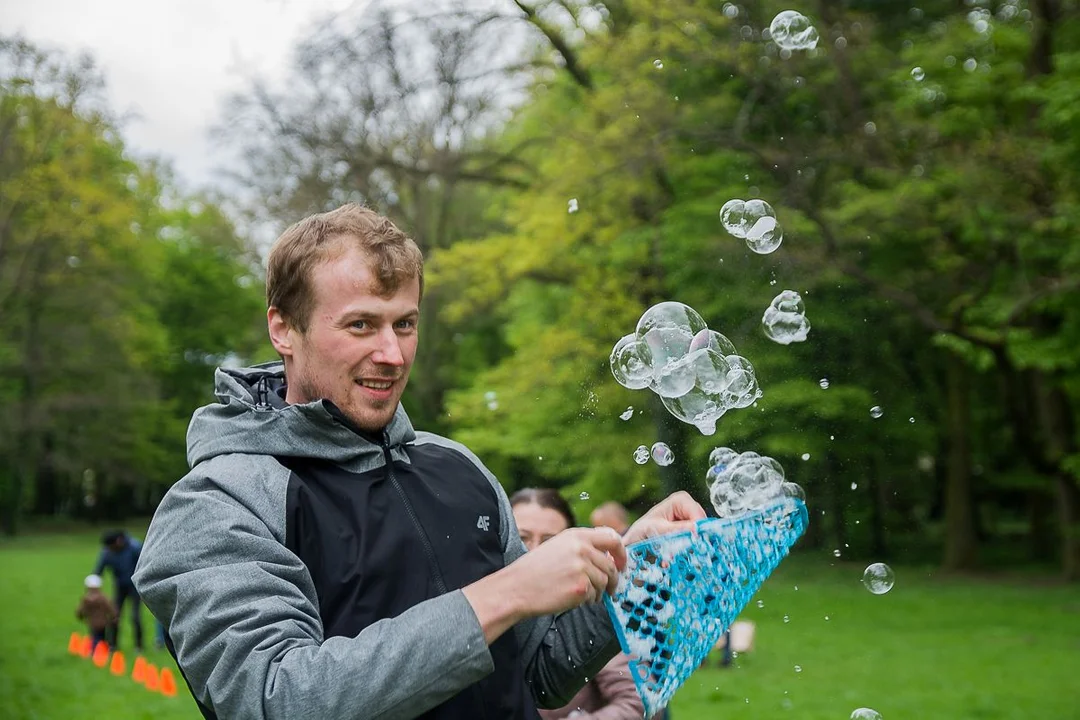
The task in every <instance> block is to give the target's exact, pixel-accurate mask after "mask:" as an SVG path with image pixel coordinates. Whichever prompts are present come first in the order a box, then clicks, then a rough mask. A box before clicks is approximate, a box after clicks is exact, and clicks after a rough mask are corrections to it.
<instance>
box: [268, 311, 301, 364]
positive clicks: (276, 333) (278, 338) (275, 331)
mask: <svg viewBox="0 0 1080 720" xmlns="http://www.w3.org/2000/svg"><path fill="white" fill-rule="evenodd" d="M266 327H267V329H268V330H269V331H270V344H271V345H273V346H274V349H275V350H277V352H278V355H281V356H282V357H291V356H292V354H293V344H294V342H295V341H296V331H294V330H293V328H292V326H291V325H290V324H289V321H288V320H286V319H285V315H284V314H282V312H281V311H280V310H278V309H277V308H276V307H271V308H270V309H269V310H267V311H266Z"/></svg>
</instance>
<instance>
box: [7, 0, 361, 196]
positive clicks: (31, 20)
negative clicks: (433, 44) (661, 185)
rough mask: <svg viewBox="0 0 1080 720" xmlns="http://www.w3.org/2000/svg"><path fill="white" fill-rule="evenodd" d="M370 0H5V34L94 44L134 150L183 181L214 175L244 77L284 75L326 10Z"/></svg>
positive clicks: (77, 45) (193, 183)
mask: <svg viewBox="0 0 1080 720" xmlns="http://www.w3.org/2000/svg"><path fill="white" fill-rule="evenodd" d="M364 2H365V0H183V2H180V1H179V0H100V1H99V2H97V3H88V2H86V0H0V34H4V35H11V34H14V33H21V34H22V35H23V36H24V37H25V38H26V39H28V40H29V41H31V42H32V43H34V44H35V45H38V46H40V47H43V48H46V49H54V50H61V51H64V52H70V53H76V52H81V51H87V52H90V53H91V54H92V55H93V56H94V58H95V59H96V60H97V62H98V65H99V68H100V70H101V71H102V73H103V74H104V77H105V81H106V84H107V93H108V99H109V104H110V107H111V108H112V109H113V110H114V111H115V112H117V113H118V114H122V115H128V116H130V118H129V119H128V120H127V121H126V124H125V126H124V130H123V136H124V138H125V139H126V140H127V143H128V146H129V148H130V149H131V150H132V151H133V153H134V154H136V155H154V156H159V157H164V158H166V159H168V160H169V161H170V162H171V163H172V165H173V167H174V168H175V170H176V171H177V174H178V176H179V180H180V182H181V185H182V186H184V187H186V188H188V189H195V188H198V187H201V186H205V185H208V184H213V183H214V181H215V173H214V169H215V168H216V167H218V166H219V165H220V158H221V156H222V151H221V149H220V148H218V147H216V146H215V145H214V144H213V143H212V142H211V140H210V138H209V137H208V130H209V128H210V127H211V126H212V125H213V124H214V122H215V120H216V119H217V118H218V116H219V113H220V110H221V107H222V103H223V101H224V99H225V97H227V96H228V94H229V93H230V92H233V91H237V90H241V89H243V88H244V87H246V85H247V80H248V79H249V78H251V77H253V76H259V77H263V78H266V79H268V80H271V81H273V80H275V79H280V78H282V77H284V76H285V73H286V68H287V67H288V63H289V58H290V55H291V49H292V47H293V45H294V43H295V42H296V41H297V40H298V39H300V38H301V37H303V35H304V33H305V31H306V30H307V29H310V28H311V27H312V25H313V24H314V23H315V22H317V21H318V20H321V19H324V18H325V17H327V15H328V14H331V13H338V12H343V11H346V10H357V9H360V8H362V7H363V5H364Z"/></svg>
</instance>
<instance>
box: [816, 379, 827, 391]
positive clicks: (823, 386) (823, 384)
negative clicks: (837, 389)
mask: <svg viewBox="0 0 1080 720" xmlns="http://www.w3.org/2000/svg"><path fill="white" fill-rule="evenodd" d="M818 385H819V386H820V387H821V389H822V390H828V389H829V378H821V379H820V380H818Z"/></svg>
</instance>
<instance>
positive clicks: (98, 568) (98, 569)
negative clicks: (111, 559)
mask: <svg viewBox="0 0 1080 720" xmlns="http://www.w3.org/2000/svg"><path fill="white" fill-rule="evenodd" d="M107 553H108V550H102V551H101V552H100V553H98V560H97V565H95V566H94V574H95V575H101V573H102V572H103V571H104V570H105V558H106V557H107Z"/></svg>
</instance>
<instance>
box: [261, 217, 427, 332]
mask: <svg viewBox="0 0 1080 720" xmlns="http://www.w3.org/2000/svg"><path fill="white" fill-rule="evenodd" d="M349 243H354V244H355V245H354V246H355V247H357V248H359V249H361V250H363V251H364V252H365V253H367V255H368V258H369V261H370V263H371V270H372V272H373V274H374V275H375V281H376V282H377V283H378V287H377V290H378V292H379V293H380V294H385V295H390V294H392V293H394V292H396V291H397V289H398V288H399V287H401V285H402V284H403V283H405V282H407V281H408V280H411V279H412V278H416V279H417V280H418V281H419V282H420V294H421V296H422V295H423V294H424V255H423V253H421V252H420V248H419V247H417V245H416V243H415V242H413V240H412V239H411V238H409V236H408V235H406V234H405V233H403V232H402V231H401V230H398V228H397V227H396V226H395V225H394V223H392V222H390V220H389V219H388V218H385V217H383V216H382V215H379V214H378V213H376V212H374V211H373V210H369V209H368V208H366V207H362V206H360V205H357V204H355V203H349V204H348V205H342V206H341V207H339V208H338V209H336V210H331V211H330V212H324V213H319V214H317V215H311V216H308V217H306V218H304V219H303V220H301V221H300V222H298V223H296V224H295V225H293V226H292V227H290V228H289V229H288V230H286V231H285V232H283V233H282V234H281V237H279V238H278V239H277V241H276V242H275V243H274V246H273V247H272V248H270V256H269V258H268V259H267V268H266V304H267V305H268V306H269V307H274V308H277V309H278V310H279V311H280V312H281V314H282V316H284V318H285V320H286V321H287V322H288V323H289V324H290V325H292V326H293V327H294V328H295V329H297V330H299V331H300V332H302V333H303V332H307V326H308V321H309V320H310V319H311V312H312V309H313V308H314V305H315V288H314V287H312V280H311V275H312V272H313V271H314V269H315V268H316V267H317V266H318V265H319V264H321V263H323V262H326V261H327V260H329V259H331V258H332V257H334V255H335V254H336V253H340V252H342V251H343V250H344V249H345V248H346V247H348V244H349Z"/></svg>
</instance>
